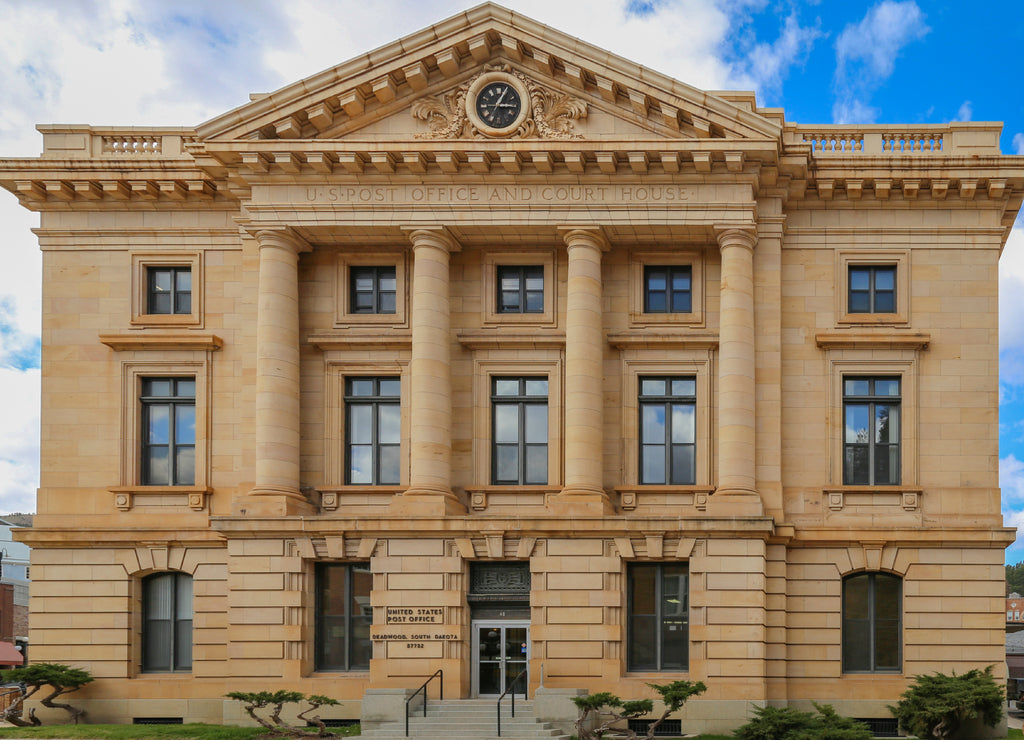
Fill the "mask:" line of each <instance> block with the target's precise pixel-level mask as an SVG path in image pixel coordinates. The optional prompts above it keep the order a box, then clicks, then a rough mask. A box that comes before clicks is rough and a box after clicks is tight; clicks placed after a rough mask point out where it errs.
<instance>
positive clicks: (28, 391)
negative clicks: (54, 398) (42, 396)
mask: <svg viewBox="0 0 1024 740" xmlns="http://www.w3.org/2000/svg"><path fill="white" fill-rule="evenodd" d="M0 404H2V408H3V409H4V422H3V423H2V424H0V513H6V512H12V511H21V512H33V511H35V510H36V504H35V495H36V488H38V486H39V370H27V371H19V370H14V369H12V368H0Z"/></svg>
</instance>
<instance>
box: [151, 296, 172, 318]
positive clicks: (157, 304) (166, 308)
mask: <svg viewBox="0 0 1024 740" xmlns="http://www.w3.org/2000/svg"><path fill="white" fill-rule="evenodd" d="M171 300H172V297H171V294H170V293H153V294H152V295H151V296H150V297H149V312H150V313H159V314H164V313H171V310H172V309H171V306H172V303H171Z"/></svg>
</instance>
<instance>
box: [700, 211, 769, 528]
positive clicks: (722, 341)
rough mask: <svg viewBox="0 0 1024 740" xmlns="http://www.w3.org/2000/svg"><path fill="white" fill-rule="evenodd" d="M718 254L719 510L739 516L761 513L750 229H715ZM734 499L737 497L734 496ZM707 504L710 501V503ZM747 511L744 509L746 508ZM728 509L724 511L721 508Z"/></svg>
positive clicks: (752, 256)
mask: <svg viewBox="0 0 1024 740" xmlns="http://www.w3.org/2000/svg"><path fill="white" fill-rule="evenodd" d="M717 236H718V245H719V247H720V248H721V252H722V288H721V314H720V316H721V318H720V326H719V361H718V490H717V491H716V492H715V495H714V496H713V497H712V498H713V499H714V500H715V502H716V504H718V505H719V506H716V509H717V508H720V506H721V505H722V504H726V503H727V501H726V499H732V501H731V502H728V503H729V504H730V505H732V506H735V505H737V504H739V505H740V509H738V510H737V511H736V512H734V513H737V514H759V513H761V511H762V507H761V502H760V497H759V496H758V493H757V486H756V478H755V474H754V471H755V464H754V455H755V447H754V438H755V434H754V430H755V419H754V245H755V244H756V243H757V237H756V235H755V233H754V231H753V230H752V229H725V230H722V231H719V232H718V235H717ZM733 497H735V498H733ZM709 507H710V502H709ZM748 508H749V509H750V511H747V509H748ZM720 513H726V512H720Z"/></svg>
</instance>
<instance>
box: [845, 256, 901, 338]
mask: <svg viewBox="0 0 1024 740" xmlns="http://www.w3.org/2000/svg"><path fill="white" fill-rule="evenodd" d="M910 267H911V264H910V250H906V249H886V250H874V249H853V250H849V249H848V250H840V251H838V252H836V256H835V278H834V280H835V284H834V295H835V322H836V325H837V326H844V325H845V326H851V325H861V326H864V325H867V326H897V325H904V324H908V323H910ZM864 268H892V269H893V270H894V273H895V274H894V279H893V292H894V296H893V300H894V303H895V305H894V310H893V311H892V312H889V313H881V312H863V311H858V312H854V311H851V310H850V275H851V270H854V269H864Z"/></svg>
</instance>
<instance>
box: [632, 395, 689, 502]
mask: <svg viewBox="0 0 1024 740" xmlns="http://www.w3.org/2000/svg"><path fill="white" fill-rule="evenodd" d="M696 404H697V380H696V378H673V377H654V378H652V377H641V378H640V399H639V405H640V483H641V484H645V485H657V484H678V485H690V486H692V485H694V484H695V483H696V481H697V466H696V438H697V425H696Z"/></svg>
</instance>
